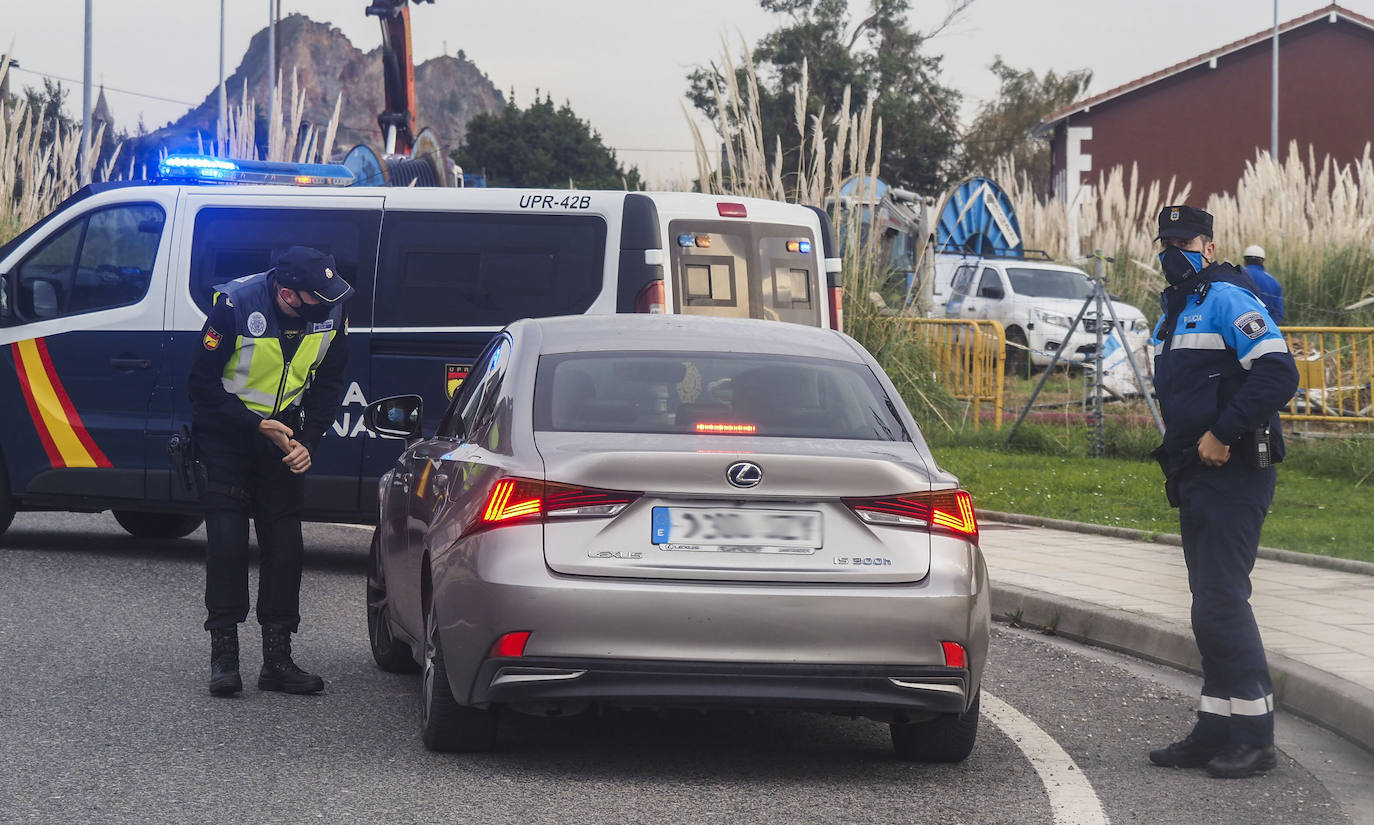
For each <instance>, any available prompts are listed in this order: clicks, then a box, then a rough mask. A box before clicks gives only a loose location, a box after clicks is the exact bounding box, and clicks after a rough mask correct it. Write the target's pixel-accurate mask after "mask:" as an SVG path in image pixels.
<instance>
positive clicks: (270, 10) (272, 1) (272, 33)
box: [267, 0, 1277, 128]
mask: <svg viewBox="0 0 1374 825" xmlns="http://www.w3.org/2000/svg"><path fill="white" fill-rule="evenodd" d="M1276 2H1277V0H1276ZM276 94H277V0H267V106H268V108H269V109H270V108H271V106H272V100H273V98H275V97H276ZM269 128H270V126H269Z"/></svg>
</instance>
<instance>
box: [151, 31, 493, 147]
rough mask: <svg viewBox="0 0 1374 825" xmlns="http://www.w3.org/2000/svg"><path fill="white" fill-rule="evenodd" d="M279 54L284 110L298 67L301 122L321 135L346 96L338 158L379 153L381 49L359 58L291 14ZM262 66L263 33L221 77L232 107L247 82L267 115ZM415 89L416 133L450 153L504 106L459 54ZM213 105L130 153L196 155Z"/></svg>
mask: <svg viewBox="0 0 1374 825" xmlns="http://www.w3.org/2000/svg"><path fill="white" fill-rule="evenodd" d="M380 39H381V34H380V31H379V32H378V40H379V41H380ZM277 50H278V55H279V58H278V65H279V67H280V69H281V73H282V77H283V84H284V86H285V92H284V100H285V101H286V102H285V103H284V104H283V105H284V106H285V105H289V101H290V90H291V73H292V69H295V70H296V81H297V83H299V84H300V88H301V90H302V94H303V97H304V100H305V115H304V120H305V121H309V122H310V123H313V124H315V125H316V126H317V127H318V128H319V129H320V130H321V132H322V131H323V130H324V128H325V126H326V124H328V122H329V118H330V116H331V115H332V114H333V112H334V100H335V97H336V96H337V95H338V94H339V92H341V91H342V92H343V105H342V108H341V112H340V115H339V130H338V135H337V136H336V137H335V140H334V150H335V152H336V154H340V153H342V152H345V151H347V150H348V149H349V148H350V147H352V146H353V145H354V144H357V143H367V144H370V145H371V146H373V147H374V148H376V149H378V150H380V149H381V142H382V139H381V131H380V130H379V128H378V126H377V115H378V114H379V113H380V112H381V111H382V108H383V106H384V105H385V94H384V91H383V84H382V58H381V47H380V45H379V46H378V47H377V48H376V49H373V50H372V51H369V52H363V51H361V50H359V49H358V48H357V47H355V46H354V45H353V44H352V43H351V42H349V40H348V38H347V37H345V36H344V34H343V32H341V31H339V30H338V29H336V28H334V27H333V26H331V25H330V24H328V23H320V22H316V21H314V20H311V19H310V18H308V17H306V16H304V15H301V14H293V15H290V16H288V17H285V18H283V19H282V21H281V23H280V24H278V26H277ZM267 64H268V61H267V29H266V28H264V29H263V30H262V31H260V32H258V33H257V34H256V35H254V36H253V39H252V41H251V42H250V43H249V44H248V51H247V52H246V53H245V54H244V56H243V61H242V62H241V63H239V66H238V68H237V69H235V70H234V73H233V74H232V75H231V76H229V77H228V78H226V79H225V91H226V94H227V95H228V99H229V103H230V105H237V104H238V103H239V102H240V99H241V98H242V96H243V94H244V88H245V87H244V84H245V82H246V83H247V96H248V97H249V98H251V99H252V100H253V101H255V103H256V104H257V106H258V109H259V111H261V112H264V113H265V111H266V108H267V99H268V98H267V94H268V92H267V90H268V77H267ZM415 87H416V110H417V111H416V118H415V131H416V132H419V130H420V129H423V128H425V127H427V126H428V127H431V128H433V129H434V130H435V132H436V133H438V135H439V139H440V140H441V141H442V143H443V145H444V148H445V149H446V150H448V151H452V150H454V149H456V148H457V147H458V144H459V143H461V142H462V140H463V136H464V135H465V134H466V133H467V124H468V121H469V120H470V119H471V118H472V117H473V116H474V115H476V114H478V113H481V112H496V111H499V110H500V109H501V108H502V107H504V106H505V101H504V98H503V97H502V95H501V93H500V92H499V91H497V89H496V86H495V85H494V84H493V83H492V82H491V80H489V79H488V78H487V76H486V75H485V74H483V73H482V71H481V70H479V69H478V68H477V66H476V65H475V64H473V63H472V62H470V61H469V60H467V59H466V58H465V57H464V56H463V53H462V52H461V51H460V52H459V53H458V56H457V57H436V58H434V59H432V60H427V61H425V62H424V63H421V64H419V65H417V66H416V67H415ZM218 107H219V98H218V95H217V90H215V89H211V90H210V92H209V94H207V95H206V97H205V102H204V103H202V104H201V105H200V106H197V107H196V108H195V109H192V110H190V111H189V112H187V113H186V114H185V115H184V116H182V117H181V119H179V120H177V121H176V122H174V123H171V124H169V125H168V126H166V127H164V128H162V129H158V130H157V131H155V132H152V133H151V134H149V135H148V136H146V137H144V138H140V139H137V140H136V141H135V143H136V144H137V145H136V146H135V147H133V148H134V154H136V155H138V156H140V160H142V157H143V156H144V155H146V154H147V153H148V152H150V151H153V152H155V151H156V147H163V148H165V149H167V150H168V151H173V152H176V151H195V149H196V146H197V142H198V137H200V136H203V137H205V138H207V139H208V141H213V139H214V134H215V119H216V117H217V116H218ZM259 126H260V128H259V135H258V140H259V142H262V141H264V140H265V136H264V135H263V134H261V132H262V129H261V119H260V123H259ZM125 157H126V158H127V157H128V155H126V156H125Z"/></svg>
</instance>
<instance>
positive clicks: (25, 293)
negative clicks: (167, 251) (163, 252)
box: [15, 204, 165, 320]
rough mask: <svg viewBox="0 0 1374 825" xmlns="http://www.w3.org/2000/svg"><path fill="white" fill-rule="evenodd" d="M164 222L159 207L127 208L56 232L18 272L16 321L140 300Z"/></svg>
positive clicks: (96, 215) (94, 215) (87, 218)
mask: <svg viewBox="0 0 1374 825" xmlns="http://www.w3.org/2000/svg"><path fill="white" fill-rule="evenodd" d="M164 222H165V221H164V213H163V211H162V207H160V206H157V205H156V204H129V205H124V206H114V207H110V208H107V209H100V210H97V211H95V212H91V213H89V214H87V215H83V216H82V217H81V218H79V219H78V220H76V221H75V222H73V223H71V224H70V225H68V226H66V227H64V228H62V229H60V230H58V232H57V233H56V234H55V235H53V236H52V237H51V238H49V239H48V240H47V241H45V242H44V243H43V245H42V246H40V247H39V248H38V249H36V250H34V251H33V252H31V253H30V254H29V255H28V256H27V257H26V258H24V260H23V261H21V262H20V263H19V266H18V267H17V268H16V279H15V283H16V301H15V303H16V310H17V314H18V316H19V317H20V318H21V319H23V320H39V319H43V318H59V317H62V316H66V315H79V314H81V313H86V312H95V311H97V310H102V309H113V308H114V307H121V306H129V305H131V304H136V303H138V302H139V301H141V300H143V296H144V295H146V294H147V293H148V284H149V282H150V280H151V279H152V273H153V264H154V263H156V261H157V248H158V244H159V242H160V241H161V239H162V227H163V224H164Z"/></svg>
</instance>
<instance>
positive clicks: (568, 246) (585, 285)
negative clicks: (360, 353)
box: [376, 212, 606, 327]
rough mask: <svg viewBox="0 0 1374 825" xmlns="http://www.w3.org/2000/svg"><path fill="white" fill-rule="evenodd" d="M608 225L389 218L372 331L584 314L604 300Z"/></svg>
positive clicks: (589, 219)
mask: <svg viewBox="0 0 1374 825" xmlns="http://www.w3.org/2000/svg"><path fill="white" fill-rule="evenodd" d="M605 259H606V222H605V220H603V219H602V218H601V217H600V216H596V215H523V214H512V215H505V214H477V213H472V212H388V213H387V214H386V219H385V221H384V222H383V226H382V271H383V272H385V273H387V275H388V276H389V277H390V278H391V281H390V282H389V284H390V285H389V287H388V288H387V289H385V290H381V289H379V290H377V317H376V324H377V325H378V326H383V327H456V326H494V327H499V326H504V325H505V324H508V323H510V322H511V321H514V320H516V319H519V318H539V317H543V316H548V315H578V314H581V313H583V312H586V311H587V309H588V308H590V307H591V305H592V302H593V301H595V300H596V299H597V297H598V296H600V295H601V290H602V288H603V286H604V281H605V274H604V273H605Z"/></svg>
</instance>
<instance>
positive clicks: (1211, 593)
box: [1150, 206, 1298, 778]
mask: <svg viewBox="0 0 1374 825" xmlns="http://www.w3.org/2000/svg"><path fill="white" fill-rule="evenodd" d="M1157 240H1159V241H1160V244H1161V250H1162V251H1161V252H1160V254H1159V261H1160V265H1161V266H1162V267H1163V270H1164V276H1165V278H1166V279H1167V281H1168V283H1169V285H1168V287H1167V288H1165V290H1164V292H1163V293H1162V294H1161V296H1160V305H1161V308H1162V309H1163V313H1164V314H1163V316H1162V317H1161V318H1160V321H1159V324H1158V326H1157V327H1156V328H1155V334H1154V339H1153V341H1152V342H1151V343H1152V345H1153V347H1154V352H1155V393H1156V395H1157V396H1158V397H1159V405H1160V409H1161V411H1162V413H1163V416H1164V423H1165V434H1164V443H1163V444H1162V445H1161V446H1160V447H1159V449H1158V450H1156V452H1155V455H1156V457H1157V458H1158V459H1159V461H1160V464H1161V466H1162V467H1163V468H1164V471H1165V475H1166V479H1167V481H1166V484H1165V490H1166V492H1167V494H1168V496H1169V503H1170V504H1172V505H1173V506H1175V507H1178V508H1179V527H1180V532H1181V533H1182V535H1183V555H1184V559H1185V561H1186V562H1187V565H1188V587H1189V589H1190V590H1191V591H1192V594H1193V608H1192V620H1193V635H1194V637H1195V638H1196V640H1197V646H1198V652H1199V653H1200V654H1201V657H1202V674H1203V675H1202V696H1201V699H1200V701H1199V704H1198V712H1197V722H1196V724H1195V725H1194V726H1193V729H1192V731H1191V732H1190V733H1189V734H1188V735H1187V736H1186V737H1185V738H1184V739H1183V740H1181V741H1179V742H1175V743H1173V744H1171V745H1169V746H1167V747H1164V748H1159V749H1157V750H1153V751H1151V752H1150V760H1151V761H1152V762H1154V763H1155V764H1156V765H1163V766H1166V767H1179V768H1200V767H1205V768H1206V769H1207V772H1208V773H1210V774H1211V775H1213V776H1217V777H1227V778H1236V777H1244V776H1251V775H1254V774H1257V773H1261V772H1264V771H1267V770H1270V769H1272V768H1273V767H1274V766H1275V765H1276V764H1277V758H1276V756H1275V752H1274V697H1273V693H1272V690H1271V687H1270V681H1269V666H1268V663H1267V662H1266V661H1265V656H1264V646H1263V644H1262V643H1261V641H1260V635H1259V628H1258V627H1257V626H1256V624H1255V616H1254V613H1253V612H1252V611H1251V609H1250V571H1251V569H1253V567H1254V564H1255V557H1256V555H1257V552H1258V549H1259V537H1260V527H1261V525H1263V523H1264V516H1265V513H1266V512H1267V511H1268V509H1269V504H1270V502H1271V501H1272V499H1273V496H1274V482H1275V477H1276V475H1275V468H1274V466H1273V465H1274V464H1275V463H1277V462H1278V461H1281V460H1282V459H1283V453H1284V445H1283V437H1282V434H1281V432H1280V429H1279V418H1278V411H1279V409H1280V408H1281V407H1283V406H1284V405H1286V404H1287V403H1288V402H1289V400H1290V399H1291V398H1292V397H1293V393H1294V392H1295V391H1296V390H1297V386H1298V371H1297V367H1296V365H1295V364H1294V363H1293V356H1292V355H1291V354H1290V353H1289V351H1288V345H1287V343H1286V342H1285V341H1284V338H1283V336H1282V335H1281V334H1280V333H1279V332H1278V329H1277V328H1276V326H1275V324H1274V320H1273V319H1272V318H1271V317H1270V316H1269V313H1268V312H1267V311H1266V310H1265V308H1264V304H1263V303H1261V302H1260V300H1259V298H1258V296H1257V291H1256V288H1255V285H1254V283H1253V282H1252V281H1251V280H1250V278H1249V277H1248V276H1247V275H1246V274H1245V273H1244V272H1242V271H1241V270H1239V269H1237V268H1235V267H1234V266H1232V265H1231V264H1229V263H1218V262H1217V260H1216V244H1215V243H1213V241H1212V216H1211V215H1210V214H1208V213H1207V212H1204V211H1203V210H1201V209H1195V208H1193V207H1190V206H1166V207H1165V208H1164V210H1163V211H1162V212H1161V213H1160V215H1159V236H1158V238H1157Z"/></svg>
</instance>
